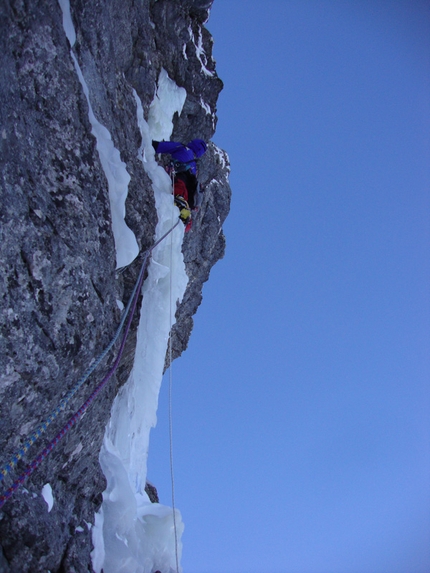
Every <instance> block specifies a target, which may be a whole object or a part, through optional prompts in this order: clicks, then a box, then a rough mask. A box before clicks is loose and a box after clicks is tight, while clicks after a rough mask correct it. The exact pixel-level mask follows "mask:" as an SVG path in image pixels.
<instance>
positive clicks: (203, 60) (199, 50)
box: [188, 26, 215, 78]
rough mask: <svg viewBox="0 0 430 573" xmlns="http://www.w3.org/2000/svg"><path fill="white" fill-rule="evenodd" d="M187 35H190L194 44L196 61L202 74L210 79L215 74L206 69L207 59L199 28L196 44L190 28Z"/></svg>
mask: <svg viewBox="0 0 430 573" xmlns="http://www.w3.org/2000/svg"><path fill="white" fill-rule="evenodd" d="M188 33H189V35H190V39H191V40H192V42H193V44H194V48H195V49H196V56H197V59H198V60H199V62H200V65H201V67H202V72H203V73H204V74H205V75H206V76H209V77H211V78H212V77H213V76H214V75H215V74H214V72H211V70H208V69H207V63H208V58H207V56H206V52H205V50H204V48H203V34H202V29H201V27H199V32H198V38H197V43H196V40H195V38H194V33H193V30H192V29H191V26H189V27H188Z"/></svg>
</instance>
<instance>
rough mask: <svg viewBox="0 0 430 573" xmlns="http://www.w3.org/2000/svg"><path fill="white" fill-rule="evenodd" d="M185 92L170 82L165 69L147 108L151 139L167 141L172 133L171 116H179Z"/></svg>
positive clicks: (185, 95)
mask: <svg viewBox="0 0 430 573" xmlns="http://www.w3.org/2000/svg"><path fill="white" fill-rule="evenodd" d="M186 97H187V92H186V90H185V89H184V88H180V87H178V86H177V85H176V84H175V82H174V81H173V80H171V79H170V78H169V76H168V74H167V72H166V70H165V69H162V70H161V72H160V75H159V78H158V86H157V91H156V93H155V96H154V99H153V100H152V103H151V106H150V108H149V115H148V125H149V129H150V131H151V137H152V139H156V140H157V141H163V140H166V141H167V140H168V139H169V138H170V136H171V134H172V131H173V116H174V114H175V113H178V114H179V115H181V112H182V108H183V107H184V103H185V99H186Z"/></svg>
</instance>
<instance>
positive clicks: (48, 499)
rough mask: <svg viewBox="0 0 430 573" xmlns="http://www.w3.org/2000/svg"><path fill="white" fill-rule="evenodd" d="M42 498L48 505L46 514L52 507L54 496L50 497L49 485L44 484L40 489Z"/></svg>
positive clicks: (50, 489) (50, 488)
mask: <svg viewBox="0 0 430 573" xmlns="http://www.w3.org/2000/svg"><path fill="white" fill-rule="evenodd" d="M42 497H43V499H44V500H45V501H46V503H47V505H48V513H49V512H50V511H51V509H52V508H53V506H54V496H53V495H52V487H51V484H49V483H46V484H45V485H44V486H43V488H42Z"/></svg>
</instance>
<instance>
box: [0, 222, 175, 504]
mask: <svg viewBox="0 0 430 573" xmlns="http://www.w3.org/2000/svg"><path fill="white" fill-rule="evenodd" d="M179 221H180V220H178V222H177V223H176V224H175V225H174V226H173V227H172V228H171V229H170V230H169V231H168V232H167V233H165V234H164V235H163V236H162V237H161V238H160V239H158V241H157V242H156V243H154V245H153V246H152V247H151V249H149V250H148V251H147V252H146V255H145V258H144V261H143V263H142V268H141V271H140V274H139V281H138V284H137V289H136V292H135V295H134V298H133V304H132V306H131V309H130V314H129V317H128V320H127V325H126V327H125V330H124V335H123V337H122V341H121V346H120V348H119V351H118V355H117V357H116V359H115V362H114V363H113V365H112V367H111V369H110V370H109V372H108V373H107V374H106V376H105V377H104V378H103V380H102V381H101V382H100V384H99V385H98V386H97V387H96V389H95V390H94V392H93V393H92V394H91V395H90V397H89V398H88V399H87V400H86V402H84V404H82V406H81V407H80V408H79V410H78V411H77V412H76V413H75V414H73V416H72V417H71V418H70V420H69V421H68V422H67V424H66V425H65V426H64V427H63V428H62V429H61V430H60V431H59V432H58V434H57V435H56V436H55V438H54V439H52V440H51V441H50V442H49V444H48V445H47V446H46V447H45V448H44V449H43V450H42V452H41V453H40V454H39V455H38V456H37V458H35V459H34V460H33V461H32V462H31V464H29V465H28V466H27V467H26V469H25V470H24V473H23V474H21V475H20V476H19V477H18V478H17V479H16V480H15V481H14V483H13V484H12V485H11V487H10V488H8V489H7V490H6V491H5V492H4V493H3V494H2V495H0V509H1V508H2V507H3V505H4V504H5V503H6V501H7V500H8V499H10V498H11V497H12V495H13V494H14V493H15V491H16V490H17V489H18V488H19V487H20V486H21V485H22V484H23V483H24V482H25V480H26V479H27V478H28V477H29V476H30V475H31V474H32V473H33V472H34V471H35V470H36V469H37V468H38V467H39V466H40V464H41V463H42V462H43V460H44V459H45V458H46V457H47V456H48V455H49V454H50V453H51V452H52V450H53V449H54V448H55V446H56V445H57V444H58V442H59V441H60V440H61V439H62V438H63V437H64V436H65V435H66V434H67V432H68V431H69V430H70V429H71V428H73V426H74V425H75V424H76V423H77V422H78V421H79V420H80V418H82V416H83V415H84V413H85V412H86V410H87V409H88V408H89V407H90V406H91V404H92V403H93V402H94V400H95V399H96V398H97V396H98V395H99V394H100V392H101V391H102V390H103V388H104V387H105V386H106V384H107V383H108V381H109V380H110V379H111V378H112V376H113V374H114V373H115V371H116V369H117V368H118V365H119V363H120V360H121V357H122V355H123V352H124V348H125V343H126V340H127V336H128V333H129V331H130V326H131V322H132V320H133V316H134V313H135V311H136V305H137V301H138V299H139V294H140V290H141V288H142V284H143V277H144V275H145V269H146V266H147V263H148V257H149V255H150V253H151V252H152V251H153V249H155V247H156V246H157V245H159V244H160V243H161V241H162V240H163V239H165V238H166V237H167V235H169V234H170V233H171V232H172V231H173V229H174V228H175V227H176V226H177V225H178V224H179Z"/></svg>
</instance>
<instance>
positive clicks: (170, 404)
mask: <svg viewBox="0 0 430 573" xmlns="http://www.w3.org/2000/svg"><path fill="white" fill-rule="evenodd" d="M171 175H172V191H173V194H174V191H175V190H174V176H175V175H174V171H172V174H171ZM174 212H175V204H174V202H173V203H172V221H173V217H174ZM172 275H173V234H172V235H171V236H170V293H169V297H170V303H169V309H170V336H169V445H170V482H171V488H172V511H173V530H174V534H175V558H176V573H179V557H178V531H177V526H176V508H175V477H174V472H173V416H172V387H173V373H172V321H173V305H172V286H173V277H172Z"/></svg>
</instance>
